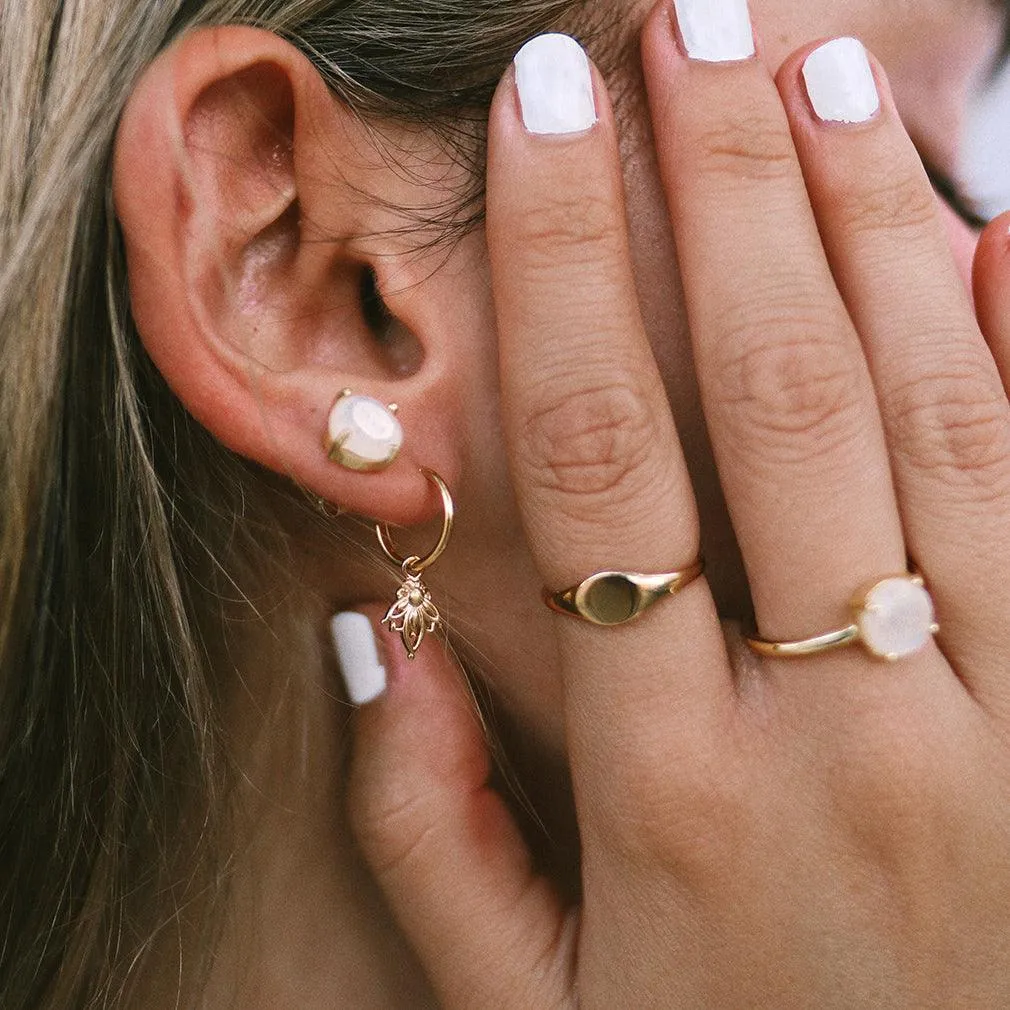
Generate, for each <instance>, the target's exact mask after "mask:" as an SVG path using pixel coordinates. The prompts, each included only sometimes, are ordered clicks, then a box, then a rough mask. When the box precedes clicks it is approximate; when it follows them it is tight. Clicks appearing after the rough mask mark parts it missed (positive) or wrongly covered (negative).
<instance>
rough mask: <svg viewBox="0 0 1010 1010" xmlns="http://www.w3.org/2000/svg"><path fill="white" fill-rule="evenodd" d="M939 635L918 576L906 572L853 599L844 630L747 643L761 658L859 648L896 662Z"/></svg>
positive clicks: (931, 604)
mask: <svg viewBox="0 0 1010 1010" xmlns="http://www.w3.org/2000/svg"><path fill="white" fill-rule="evenodd" d="M939 630H940V626H939V625H938V624H937V623H936V612H935V610H934V608H933V599H932V597H931V596H930V595H929V591H928V590H927V589H926V587H925V584H924V583H923V581H922V577H921V576H919V575H909V574H907V573H906V574H904V575H894V576H891V577H890V578H886V579H881V580H880V581H879V582H877V583H875V584H874V585H873V586H871V587H870V588H869V589H868V590H867V591H866V592H864V593H860V594H859V595H858V596H856V597H855V598H854V599H853V601H852V623H851V624H849V625H848V626H847V627H844V628H839V629H838V630H837V631H829V632H826V633H825V634H823V635H817V636H815V637H814V638H804V639H802V640H800V641H796V642H771V641H768V640H767V639H764V638H748V639H747V644H748V645H749V646H750V647H751V648H752V649H753V650H754V651H755V652H756V653H758V654H759V655H761V656H769V657H772V658H773V659H792V658H796V657H800V656H816V655H818V654H819V653H821V652H829V651H830V650H832V649H841V648H845V647H846V646H849V645H855V644H857V643H858V644H859V645H861V646H862V647H863V648H864V649H865V650H866V651H867V652H868V653H869V654H870V655H871V656H873V657H874V658H876V659H886V660H888V661H889V662H892V663H895V662H897V661H898V660H899V659H906V658H907V657H909V656H913V655H915V653H917V652H919V651H920V650H921V649H923V648H925V646H926V644H927V643H928V642H929V640H930V638H932V636H933V635H935V634H937V632H938V631H939Z"/></svg>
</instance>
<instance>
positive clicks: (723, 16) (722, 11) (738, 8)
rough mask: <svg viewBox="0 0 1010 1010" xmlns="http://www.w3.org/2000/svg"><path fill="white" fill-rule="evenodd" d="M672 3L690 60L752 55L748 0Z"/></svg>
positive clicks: (715, 60)
mask: <svg viewBox="0 0 1010 1010" xmlns="http://www.w3.org/2000/svg"><path fill="white" fill-rule="evenodd" d="M673 6H674V9H675V10H676V12H677V24H678V26H679V27H680V37H681V38H682V39H683V40H684V48H685V49H686V50H687V55H688V56H690V57H691V59H692V60H703V61H704V62H706V63H730V62H732V61H733V60H749V59H750V58H751V57H752V56H753V55H754V29H753V28H752V27H751V23H750V13H749V11H748V10H747V0H673Z"/></svg>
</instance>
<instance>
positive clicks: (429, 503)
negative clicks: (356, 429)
mask: <svg viewBox="0 0 1010 1010" xmlns="http://www.w3.org/2000/svg"><path fill="white" fill-rule="evenodd" d="M387 139H388V137H387V136H386V135H385V134H380V133H378V132H377V131H376V130H375V129H374V128H370V127H369V126H367V125H366V124H365V123H364V122H362V121H361V120H359V119H358V118H357V117H356V116H355V115H354V114H353V113H351V111H350V110H349V109H348V108H347V107H346V106H345V105H344V104H342V103H341V102H340V101H338V100H337V99H336V98H335V97H334V95H333V94H332V93H331V92H330V91H329V89H328V88H327V87H326V85H325V83H324V81H323V80H322V78H321V77H320V75H319V73H318V72H317V71H316V69H315V68H314V67H313V66H312V64H311V63H310V62H309V61H308V60H307V59H305V58H304V57H303V56H302V55H301V54H300V53H299V52H298V50H296V49H295V48H294V47H293V46H292V45H290V44H289V43H287V42H285V41H284V40H282V39H280V38H279V37H277V36H275V35H273V34H271V33H268V32H264V31H260V30H257V29H251V28H245V27H237V26H229V27H224V28H215V29H203V30H200V31H197V32H194V33H191V34H189V35H186V36H184V37H183V38H182V39H181V40H180V41H179V42H178V43H176V44H175V45H174V46H173V47H172V48H171V49H170V50H168V51H167V52H166V53H164V54H162V56H161V57H159V59H158V60H157V61H156V62H155V63H154V64H152V66H151V67H150V68H149V69H148V71H147V72H146V74H145V76H144V77H143V79H142V80H141V82H140V84H139V85H138V87H137V89H136V91H135V93H134V95H133V96H132V98H131V100H130V102H129V104H128V106H127V108H126V110H125V112H124V115H123V119H122V122H121V125H120V129H119V134H118V137H117V141H116V149H115V160H114V197H115V204H116V210H117V214H118V217H119V220H120V223H121V226H122V231H123V235H124V239H125V244H126V250H127V259H128V265H129V275H130V292H131V298H132V307H133V313H134V317H135V320H136V323H137V327H138V329H139V332H140V335H141V339H142V340H143V342H144V345H145V347H146V349H147V352H148V353H149V355H150V357H151V358H152V360H153V361H154V363H155V365H156V366H157V367H158V368H159V370H160V371H161V372H162V374H163V375H164V377H165V379H166V380H167V382H168V384H169V385H170V386H171V388H172V389H173V391H174V392H175V394H176V395H177V396H178V397H179V398H180V400H181V401H182V402H183V404H184V405H185V406H186V408H187V409H188V410H189V411H190V413H191V414H192V415H193V416H194V417H195V418H196V419H197V420H198V421H200V423H202V424H203V425H204V426H205V427H206V428H207V429H209V430H210V431H211V432H212V433H213V434H214V435H215V436H216V437H217V438H218V439H219V440H220V441H221V442H223V443H224V444H225V445H227V446H228V447H229V448H231V449H233V450H234V451H236V452H238V453H240V454H242V455H244V456H246V457H248V458H250V459H253V460H255V461H257V462H259V463H261V464H263V465H265V466H267V467H269V468H271V469H272V470H275V471H278V472H280V473H283V474H286V475H288V476H290V477H291V478H292V479H293V480H294V481H296V482H297V483H298V484H300V485H302V486H303V487H305V488H306V489H308V490H310V491H311V492H313V493H315V494H318V495H320V496H322V497H324V498H325V499H327V500H328V501H331V502H333V503H335V504H338V505H340V506H342V507H344V508H346V509H348V510H350V511H352V512H356V513H359V514H362V515H368V516H372V517H374V518H377V519H381V520H383V521H386V522H393V523H401V524H408V523H415V522H420V521H423V520H424V519H426V518H429V517H431V516H432V515H433V514H434V513H435V512H436V511H437V509H438V500H439V499H438V495H437V493H436V492H434V490H433V489H432V488H431V487H430V486H429V485H428V483H427V482H426V480H425V478H424V477H423V476H422V475H421V473H420V467H421V466H427V467H430V468H432V469H434V470H436V471H437V472H439V473H440V474H441V475H442V476H443V477H444V479H445V480H446V481H447V482H448V483H449V484H450V486H453V485H454V484H455V480H456V478H457V476H458V473H459V469H460V457H461V453H462V452H463V448H464V447H463V446H461V444H460V441H461V439H462V438H464V437H465V436H464V435H463V434H462V427H461V423H460V422H461V418H460V416H459V411H460V403H461V399H460V396H459V388H458V386H457V383H458V382H459V378H458V376H459V372H460V369H459V367H458V363H457V367H456V368H453V367H451V365H452V360H451V359H452V352H453V342H454V340H457V339H458V334H454V333H453V329H454V326H453V324H452V323H451V322H449V321H448V320H447V317H446V313H445V312H444V311H443V309H444V308H445V306H444V305H443V304H440V300H442V301H444V300H445V299H448V298H450V297H451V296H450V291H451V286H444V285H443V286H442V287H439V286H438V285H434V286H432V285H431V284H430V283H429V281H430V278H431V276H432V275H433V273H434V272H435V270H436V265H434V264H433V263H432V257H431V256H430V255H428V256H426V255H425V254H424V253H418V243H417V241H416V235H415V236H411V235H409V234H407V232H408V231H409V229H405V228H404V220H403V219H402V217H401V218H400V219H399V220H397V219H396V217H397V213H398V212H397V211H396V209H395V208H397V207H410V208H417V207H423V206H425V201H426V200H427V202H428V204H429V205H431V204H432V203H433V201H432V197H431V192H430V190H431V188H432V185H433V182H434V180H435V179H436V177H437V175H438V173H433V172H431V171H429V172H427V174H426V175H424V174H418V173H414V172H411V171H410V170H406V171H403V170H396V169H395V168H394V166H395V165H397V162H398V159H399V160H402V159H403V158H406V157H409V156H410V152H409V146H410V145H407V144H405V145H403V146H402V147H401V148H400V149H399V150H397V151H393V152H390V151H388V150H384V149H383V145H384V143H385V142H386V140H387ZM412 144H413V151H414V156H416V157H417V158H418V160H419V164H425V165H428V166H429V167H430V165H431V164H432V163H433V162H432V160H431V158H430V157H427V156H425V155H424V154H423V152H419V151H418V150H417V146H418V142H417V138H416V137H415V138H413V141H412ZM426 179H427V180H428V181H427V182H426V181H425V180H426ZM442 181H443V182H444V179H443V180H442ZM418 190H421V191H422V192H418ZM425 190H427V192H423V191H425ZM442 198H444V193H443V195H442ZM441 258H442V259H444V258H445V252H444V250H443V252H442V254H441ZM373 284H374V286H373ZM377 293H378V294H377ZM385 305H388V307H389V314H388V315H387V314H386V310H385ZM344 388H351V389H353V390H354V392H356V393H362V394H366V395H369V396H373V397H375V398H377V399H379V400H381V401H382V402H384V403H396V404H397V406H398V417H399V419H400V422H401V424H402V425H403V428H404V444H403V449H402V451H401V453H400V456H399V457H398V458H397V460H396V461H395V462H394V463H393V464H392V465H391V466H389V467H388V469H386V470H385V471H382V472H380V473H373V474H362V473H356V472H353V471H349V470H345V469H343V468H342V467H340V466H339V465H338V464H336V463H334V462H331V461H330V460H329V459H328V458H327V454H326V451H325V448H324V436H325V433H326V430H327V418H328V414H329V410H330V408H331V406H332V404H333V402H334V400H335V399H336V397H337V396H338V394H339V393H340V391H341V390H343V389H344Z"/></svg>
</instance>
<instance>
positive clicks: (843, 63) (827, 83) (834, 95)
mask: <svg viewBox="0 0 1010 1010" xmlns="http://www.w3.org/2000/svg"><path fill="white" fill-rule="evenodd" d="M803 80H804V82H805V83H806V86H807V94H808V95H809V96H810V104H811V105H812V106H813V107H814V112H815V113H816V114H817V118H818V119H820V120H822V121H824V122H826V123H865V122H867V121H868V120H870V119H872V118H873V117H874V116H875V115H876V114H877V113H878V112H879V111H880V94H879V93H878V91H877V82H876V80H874V77H873V68H872V67H871V66H870V59H869V57H868V56H867V54H866V48H865V47H864V46H863V44H862V42H860V41H859V40H858V39H833V40H832V41H831V42H826V43H825V44H824V45H823V46H821V47H820V48H818V49H815V50H814V51H813V52H812V53H811V54H810V55H809V56H808V57H807V60H806V63H804V64H803Z"/></svg>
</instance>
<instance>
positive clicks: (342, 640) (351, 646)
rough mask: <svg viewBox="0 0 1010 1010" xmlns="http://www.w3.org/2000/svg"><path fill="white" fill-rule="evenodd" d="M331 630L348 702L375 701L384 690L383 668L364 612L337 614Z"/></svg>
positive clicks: (384, 671) (362, 703) (362, 702)
mask: <svg viewBox="0 0 1010 1010" xmlns="http://www.w3.org/2000/svg"><path fill="white" fill-rule="evenodd" d="M330 632H331V634H332V635H333V646H334V648H335V649H336V652H337V659H338V660H339V662H340V672H341V673H342V674H343V676H344V683H345V684H346V685H347V694H348V696H349V697H350V699H351V701H352V702H353V703H354V704H355V705H367V704H368V703H369V702H370V701H375V699H376V698H378V697H380V696H381V695H382V694H383V693H384V692H385V690H386V668H385V667H384V666H383V665H382V662H381V661H380V659H379V648H378V645H377V644H376V641H375V632H374V631H373V630H372V622H371V621H370V620H369V619H368V618H367V617H365V615H364V614H358V613H353V612H348V613H344V614H337V615H336V616H335V617H334V618H332V619H331V620H330Z"/></svg>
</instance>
